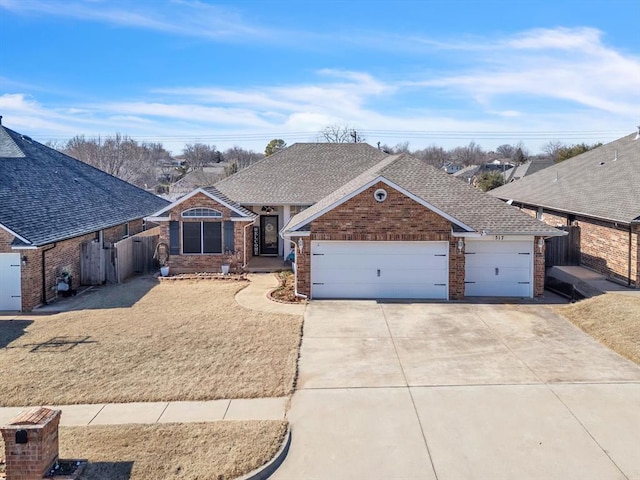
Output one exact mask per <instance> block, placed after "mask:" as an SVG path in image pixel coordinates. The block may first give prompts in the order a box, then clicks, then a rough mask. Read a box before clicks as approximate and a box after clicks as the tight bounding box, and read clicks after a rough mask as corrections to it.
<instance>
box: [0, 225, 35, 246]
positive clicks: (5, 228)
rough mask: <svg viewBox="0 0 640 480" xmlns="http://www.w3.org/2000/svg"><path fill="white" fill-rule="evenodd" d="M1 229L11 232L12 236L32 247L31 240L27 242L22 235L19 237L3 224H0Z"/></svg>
mask: <svg viewBox="0 0 640 480" xmlns="http://www.w3.org/2000/svg"><path fill="white" fill-rule="evenodd" d="M0 228H2V229H3V230H5V231H7V232H9V234H10V235H13V236H14V237H16V238H18V239H20V240H21V241H23V242H24V243H27V244H29V245H32V242H30V241H29V240H27V239H26V238H24V237H23V236H21V235H18V234H17V233H16V232H14V231H13V230H11V229H10V228H7V227H5V226H4V225H3V224H1V223H0Z"/></svg>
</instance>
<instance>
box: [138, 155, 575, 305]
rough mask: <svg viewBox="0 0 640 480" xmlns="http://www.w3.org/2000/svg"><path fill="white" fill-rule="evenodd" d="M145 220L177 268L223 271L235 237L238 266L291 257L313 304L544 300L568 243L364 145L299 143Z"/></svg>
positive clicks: (437, 174) (418, 165)
mask: <svg viewBox="0 0 640 480" xmlns="http://www.w3.org/2000/svg"><path fill="white" fill-rule="evenodd" d="M148 220H152V221H154V222H159V223H161V224H162V225H164V226H163V227H162V228H163V230H162V231H163V235H162V236H161V240H163V241H165V242H166V243H167V244H168V245H171V249H172V251H173V254H172V255H171V259H170V262H169V265H170V267H171V268H172V269H174V270H173V271H178V272H181V271H193V270H196V271H219V270H218V269H219V266H220V264H221V263H222V262H223V261H228V260H227V259H225V258H224V257H225V254H224V250H226V247H225V245H226V244H227V243H226V242H227V239H228V238H233V252H234V256H235V259H236V264H237V266H238V267H244V266H246V265H247V264H248V263H249V262H250V261H251V260H252V257H253V256H254V255H259V256H276V257H278V256H280V257H287V256H288V255H289V253H290V252H291V251H292V250H293V251H294V252H295V271H296V286H297V291H298V293H299V294H302V295H306V296H308V297H310V298H435V299H445V300H446V299H461V298H464V297H467V296H514V297H534V296H540V295H542V293H543V288H544V241H543V240H542V239H543V238H546V237H551V236H557V235H563V232H560V231H558V230H557V229H555V228H553V227H551V226H549V225H547V224H545V223H543V222H540V221H538V220H536V219H534V218H531V217H530V216H528V215H525V214H524V213H522V212H520V211H519V210H518V209H516V208H513V207H511V206H509V205H505V204H504V203H503V202H501V201H500V200H498V199H495V198H492V197H490V196H488V195H486V194H484V193H482V192H480V191H477V190H476V189H474V188H473V187H471V186H469V185H466V184H464V183H463V182H460V181H459V180H457V179H455V178H452V177H450V176H448V175H447V174H446V173H445V172H443V171H439V170H437V169H435V168H433V167H431V166H429V165H426V164H425V163H424V162H422V161H420V160H418V159H416V158H413V157H411V156H409V155H387V154H385V153H383V152H381V151H379V150H377V149H375V148H373V147H371V146H369V145H366V144H295V145H292V146H290V147H288V148H286V149H284V150H281V151H280V152H278V153H276V154H274V155H271V156H269V157H267V158H265V159H264V160H262V161H260V162H258V163H256V164H254V165H252V166H250V167H248V168H246V169H244V170H242V171H240V172H238V173H237V174H235V175H233V176H231V177H229V178H227V179H225V180H223V181H221V182H219V183H217V184H216V185H215V187H210V188H205V189H197V190H194V191H193V192H192V193H191V194H189V195H187V196H186V197H183V198H182V199H179V200H177V201H175V202H174V203H172V204H171V205H169V206H167V207H165V208H164V209H162V210H160V211H158V212H156V213H155V214H154V215H152V216H150V217H148ZM192 222H195V223H196V226H191V225H190V223H192ZM209 223H214V224H215V223H217V224H218V225H216V226H213V225H207V224H209ZM207 232H209V233H207ZM220 232H222V233H220ZM207 243H208V244H209V245H210V247H209V249H210V250H209V251H208V252H205V251H204V245H205V244H207ZM213 250H215V251H213ZM227 256H228V255H227Z"/></svg>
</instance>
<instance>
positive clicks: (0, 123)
mask: <svg viewBox="0 0 640 480" xmlns="http://www.w3.org/2000/svg"><path fill="white" fill-rule="evenodd" d="M1 126H2V115H0V127H1ZM638 128H639V129H640V127H638Z"/></svg>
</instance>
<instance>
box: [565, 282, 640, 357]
mask: <svg viewBox="0 0 640 480" xmlns="http://www.w3.org/2000/svg"><path fill="white" fill-rule="evenodd" d="M556 309H557V311H558V312H560V314H561V315H563V316H564V317H565V318H567V319H568V320H569V321H570V322H572V323H574V324H575V325H577V326H578V327H580V328H581V329H582V330H584V331H585V332H586V333H588V334H589V335H591V336H592V337H594V338H595V339H597V340H599V341H600V342H602V343H604V344H605V345H606V346H608V347H609V348H611V349H612V350H614V351H616V352H618V353H619V354H620V355H622V356H623V357H626V358H628V359H629V360H632V361H634V362H635V363H637V364H638V365H640V296H638V295H634V296H632V295H622V294H615V293H607V294H604V295H600V296H597V297H593V298H589V299H586V300H581V301H579V302H577V303H572V304H569V305H562V306H557V307H556Z"/></svg>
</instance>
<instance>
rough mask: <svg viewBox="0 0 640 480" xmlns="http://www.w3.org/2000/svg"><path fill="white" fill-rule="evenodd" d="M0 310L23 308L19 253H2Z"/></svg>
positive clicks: (0, 260) (0, 264) (0, 262)
mask: <svg viewBox="0 0 640 480" xmlns="http://www.w3.org/2000/svg"><path fill="white" fill-rule="evenodd" d="M0 310H11V311H14V310H22V296H21V292H20V254H19V253H0Z"/></svg>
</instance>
